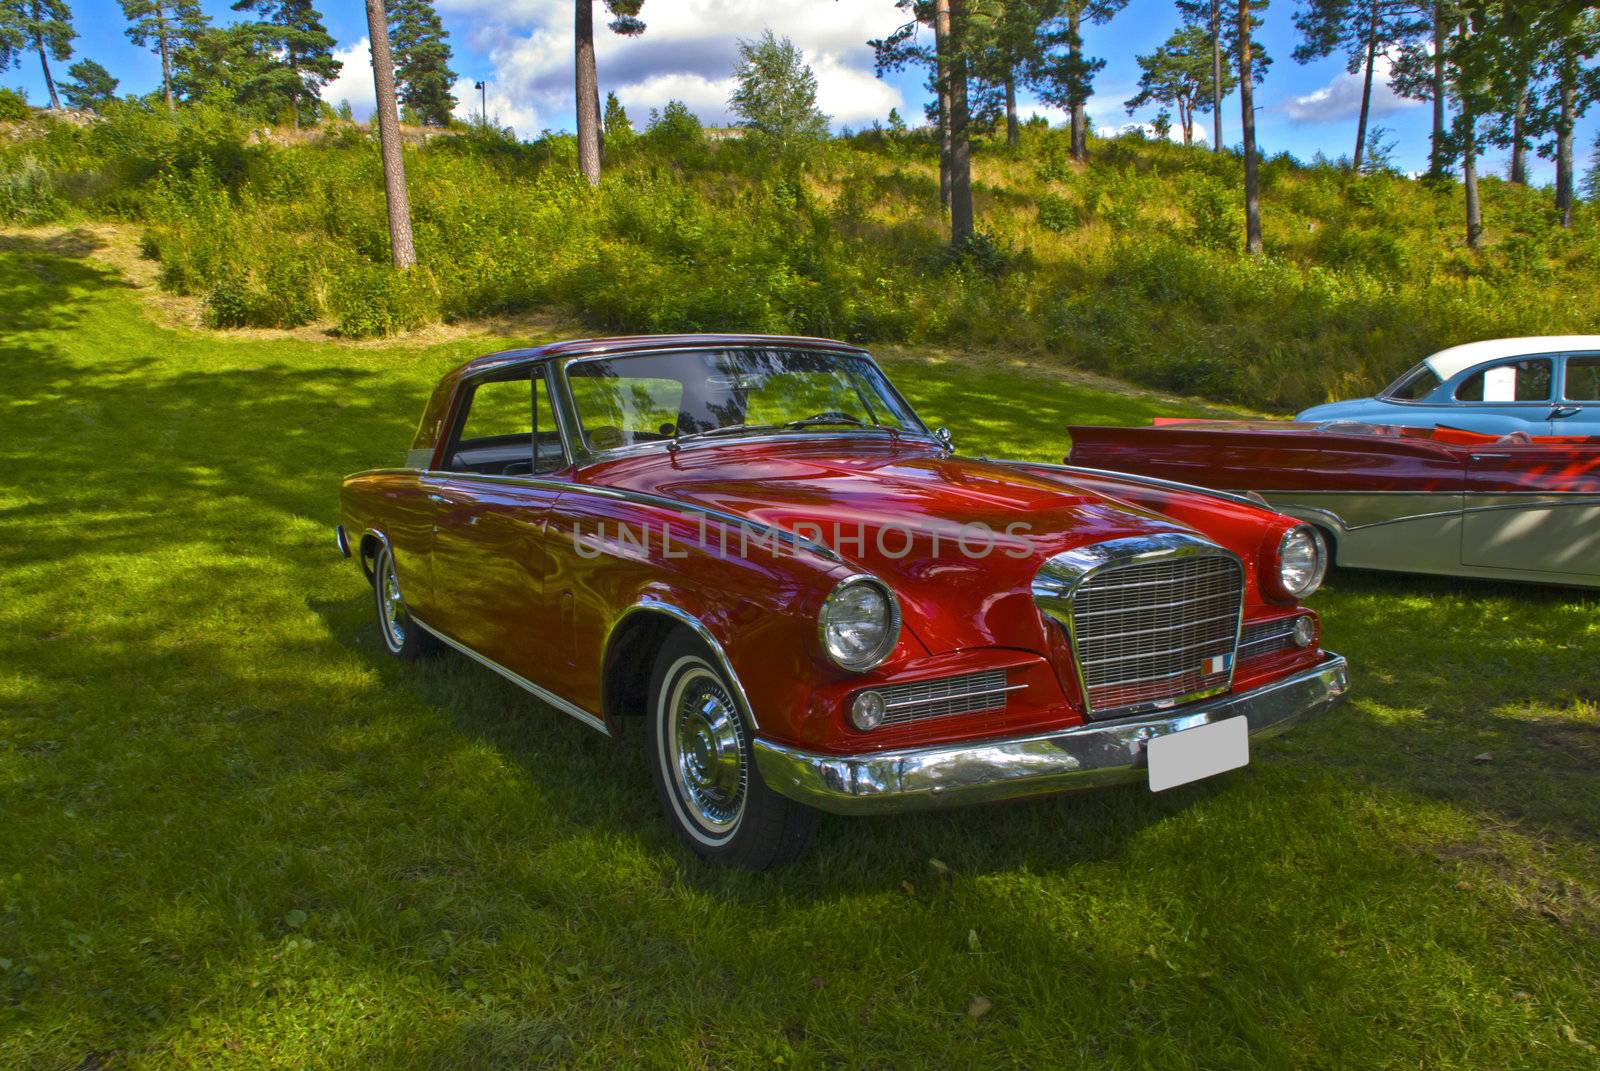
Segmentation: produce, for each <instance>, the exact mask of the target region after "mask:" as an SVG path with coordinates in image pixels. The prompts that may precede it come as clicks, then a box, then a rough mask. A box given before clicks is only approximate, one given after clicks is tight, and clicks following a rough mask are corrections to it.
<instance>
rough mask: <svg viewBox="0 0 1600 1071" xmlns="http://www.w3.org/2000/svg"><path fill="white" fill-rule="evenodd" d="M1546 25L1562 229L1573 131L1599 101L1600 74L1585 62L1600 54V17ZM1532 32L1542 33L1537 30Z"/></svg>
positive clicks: (1566, 223) (1566, 222) (1568, 203)
mask: <svg viewBox="0 0 1600 1071" xmlns="http://www.w3.org/2000/svg"><path fill="white" fill-rule="evenodd" d="M1544 25H1545V26H1548V27H1550V29H1551V31H1552V32H1551V33H1550V37H1551V39H1552V41H1553V44H1554V46H1555V47H1554V49H1553V51H1554V57H1553V59H1554V62H1553V67H1554V72H1553V78H1552V86H1551V96H1552V98H1553V99H1552V101H1551V106H1550V111H1551V112H1552V114H1553V119H1554V122H1553V126H1554V128H1555V145H1554V148H1555V156H1556V211H1557V212H1559V213H1560V215H1561V225H1562V226H1563V227H1570V226H1572V195H1573V185H1574V171H1573V161H1572V142H1573V130H1574V129H1575V128H1576V127H1577V125H1578V120H1579V119H1580V118H1582V116H1583V113H1584V112H1585V111H1587V110H1588V108H1589V105H1591V104H1593V103H1594V101H1595V100H1596V99H1597V98H1600V71H1597V70H1596V69H1594V68H1592V67H1587V66H1585V64H1586V61H1588V60H1591V59H1593V58H1594V55H1595V53H1596V52H1600V17H1597V16H1596V15H1595V14H1594V13H1593V12H1588V13H1585V14H1584V15H1583V16H1581V17H1580V18H1578V19H1576V20H1574V21H1573V22H1571V23H1569V24H1567V25H1565V26H1562V25H1561V24H1559V23H1557V22H1554V21H1553V20H1552V21H1550V22H1547V23H1545V24H1544ZM1532 32H1535V33H1538V32H1539V31H1538V29H1534V30H1533V31H1532Z"/></svg>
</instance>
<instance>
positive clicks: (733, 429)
mask: <svg viewBox="0 0 1600 1071" xmlns="http://www.w3.org/2000/svg"><path fill="white" fill-rule="evenodd" d="M784 427H787V425H784V424H724V425H722V426H721V427H720V428H707V429H706V430H705V431H691V432H690V433H689V434H687V435H674V436H673V437H672V439H671V440H670V442H671V444H672V446H673V447H674V448H676V447H677V445H678V444H679V443H687V442H693V441H694V440H696V439H709V438H712V437H713V436H717V435H734V434H737V433H739V432H745V431H779V430H782V429H783V428H784Z"/></svg>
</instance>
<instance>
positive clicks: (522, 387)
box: [445, 370, 565, 476]
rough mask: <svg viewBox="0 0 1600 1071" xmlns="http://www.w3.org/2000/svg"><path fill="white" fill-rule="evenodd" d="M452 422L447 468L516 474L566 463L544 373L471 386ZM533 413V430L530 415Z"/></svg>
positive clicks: (522, 372) (526, 372) (525, 473)
mask: <svg viewBox="0 0 1600 1071" xmlns="http://www.w3.org/2000/svg"><path fill="white" fill-rule="evenodd" d="M471 391H472V393H471V395H470V396H469V397H468V398H467V399H466V400H465V401H464V402H463V403H462V404H463V412H462V414H461V416H460V417H459V418H458V419H457V421H456V436H455V441H454V442H453V443H452V444H451V447H450V449H449V451H448V453H447V458H446V463H445V467H446V468H447V469H449V470H451V471H452V472H479V473H484V474H486V475H493V476H521V475H529V474H532V473H544V472H554V471H556V470H558V469H560V468H562V467H563V466H564V465H565V455H564V453H563V451H562V448H561V435H560V431H559V429H558V428H557V426H556V422H555V414H554V413H553V412H552V410H551V408H550V399H549V393H548V391H547V389H546V386H545V381H544V376H543V375H542V374H541V375H538V376H533V377H532V378H531V382H530V376H529V373H528V371H527V370H523V371H521V372H519V373H517V374H516V375H515V377H513V378H505V379H491V380H484V381H482V382H479V383H477V384H474V385H473V386H472V388H471ZM536 416H537V432H536V431H535V418H536Z"/></svg>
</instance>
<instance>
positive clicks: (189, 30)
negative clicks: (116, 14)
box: [122, 0, 209, 108]
mask: <svg viewBox="0 0 1600 1071" xmlns="http://www.w3.org/2000/svg"><path fill="white" fill-rule="evenodd" d="M122 14H123V17H124V18H126V19H127V20H128V30H127V33H128V40H130V41H132V42H133V43H134V44H136V45H138V46H139V47H140V48H148V49H150V50H151V51H153V52H155V53H156V54H157V55H158V56H160V57H161V92H162V94H163V95H164V96H165V97H166V99H167V107H169V108H173V107H176V106H177V104H176V100H175V97H174V93H173V88H172V85H173V68H174V66H175V64H176V63H177V57H178V54H179V53H181V52H183V51H184V50H185V49H188V48H192V47H193V45H194V39H195V37H196V36H198V35H199V34H200V33H202V32H204V31H205V29H206V27H207V26H208V25H209V20H208V19H207V18H206V16H205V14H204V12H202V11H201V10H200V0H122Z"/></svg>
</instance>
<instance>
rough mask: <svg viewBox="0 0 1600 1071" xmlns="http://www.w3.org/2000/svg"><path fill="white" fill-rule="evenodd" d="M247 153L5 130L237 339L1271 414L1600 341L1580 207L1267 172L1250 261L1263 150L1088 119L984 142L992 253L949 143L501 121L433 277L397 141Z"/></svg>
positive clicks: (41, 197)
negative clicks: (594, 156) (574, 354)
mask: <svg viewBox="0 0 1600 1071" xmlns="http://www.w3.org/2000/svg"><path fill="white" fill-rule="evenodd" d="M280 140H287V139H270V138H269V139H267V141H266V142H265V143H261V144H250V145H247V144H246V143H245V138H244V131H243V130H242V129H241V128H240V127H239V125H238V123H237V121H235V120H232V119H230V118H228V117H227V116H225V115H222V114H219V113H215V112H210V111H206V110H204V109H189V110H185V111H183V112H180V113H179V115H178V116H177V117H175V118H174V117H169V116H167V115H166V114H165V113H163V112H159V111H158V112H155V113H148V112H142V111H138V110H134V109H127V110H123V111H120V112H117V113H115V114H114V115H113V116H112V117H110V118H109V119H107V120H104V121H102V122H100V123H97V124H95V125H94V126H92V127H89V128H87V129H80V128H78V127H69V126H66V125H63V124H50V125H45V126H42V127H35V128H28V129H24V130H18V131H13V132H12V134H11V136H10V138H9V140H7V141H6V143H5V144H3V145H0V221H11V222H14V223H33V222H41V221H46V220H52V219H67V218H72V217H74V216H78V215H85V216H110V217H116V218H122V219H129V220H133V221H136V222H137V223H139V224H140V225H141V226H142V227H143V228H144V231H145V235H146V238H145V249H146V252H147V254H148V255H149V256H151V257H154V258H158V259H159V261H160V263H161V267H162V280H163V283H164V285H165V286H167V287H168V288H170V289H171V290H173V291H175V292H177V293H180V294H194V295H198V296H200V297H202V298H203V299H204V300H205V302H206V306H207V309H208V310H209V315H210V318H211V320H212V322H213V323H215V324H216V325H218V326H224V327H225V326H242V325H261V326H292V325H298V324H306V323H313V322H320V323H325V324H326V325H327V326H328V327H329V329H330V330H334V331H338V332H340V333H343V334H346V335H351V336H370V335H382V334H390V333H394V332H399V331H404V330H406V329H409V328H412V327H415V326H417V325H419V324H423V323H428V322H431V321H436V320H438V319H441V318H443V319H447V320H454V319H461V318H471V317H477V316H481V315H485V314H490V313H497V312H504V311H506V310H517V309H530V308H549V309H558V310H562V311H563V312H565V313H568V314H571V315H575V316H578V317H580V318H581V319H582V320H583V321H585V322H586V323H588V324H589V325H591V326H592V328H593V329H594V330H597V331H602V330H629V331H634V330H638V331H666V330H697V329H749V330H759V331H789V332H805V333H814V334H822V335H832V336H839V337H844V338H849V339H855V340H861V341H866V342H882V341H902V342H910V343H927V342H937V343H957V344H968V345H981V346H985V347H998V348H1002V349H1009V350H1014V351H1017V352H1019V353H1024V354H1029V355H1033V356H1035V357H1038V358H1041V359H1048V360H1053V361H1059V362H1063V363H1068V364H1075V365H1080V366H1083V367H1088V368H1092V369H1097V370H1102V371H1108V372H1112V373H1115V374H1117V375H1120V376H1123V377H1125V378H1128V379H1132V380H1135V381H1138V382H1141V383H1145V384H1148V385H1152V386H1156V387H1165V388H1175V389H1181V390H1183V391H1185V392H1188V393H1199V394H1204V395H1207V396H1210V397H1213V398H1217V399H1223V400H1231V401H1236V402H1241V403H1246V404H1250V405H1255V406H1262V407H1269V408H1278V409H1283V408H1293V407H1298V406H1301V405H1304V404H1309V403H1312V402H1317V401H1321V400H1325V399H1327V398H1329V397H1336V396H1343V395H1350V394H1353V393H1361V392H1366V391H1370V390H1371V389H1373V388H1375V387H1377V386H1379V385H1381V384H1382V383H1383V382H1385V381H1386V380H1388V379H1389V378H1391V377H1392V376H1393V375H1395V374H1397V373H1398V372H1399V371H1401V370H1403V369H1404V368H1405V367H1407V366H1408V365H1409V364H1411V363H1412V362H1414V361H1415V360H1416V359H1417V358H1418V357H1419V356H1421V355H1422V354H1424V353H1427V352H1429V351H1431V350H1433V349H1435V348H1438V347H1440V346H1443V345H1447V344H1451V343H1454V342H1459V341H1463V340H1467V339H1473V338H1479V337H1484V336H1492V335H1503V334H1540V333H1553V332H1571V331H1587V330H1596V329H1600V307H1597V305H1596V303H1595V302H1594V300H1593V297H1594V295H1595V294H1596V293H1600V230H1597V226H1596V221H1595V213H1594V212H1593V211H1592V210H1591V209H1589V208H1588V206H1583V207H1581V208H1580V213H1579V221H1578V225H1577V226H1576V227H1575V228H1574V229H1573V230H1572V231H1569V232H1564V231H1561V230H1559V229H1558V228H1556V227H1555V226H1554V222H1553V219H1552V214H1551V211H1550V205H1549V202H1550V198H1549V195H1548V192H1546V191H1538V190H1529V189H1524V188H1518V187H1512V186H1509V185H1506V184H1503V183H1500V182H1498V181H1496V180H1494V179H1490V180H1487V181H1486V182H1485V183H1484V196H1485V209H1484V214H1485V218H1486V222H1487V224H1488V234H1487V248H1486V251H1485V252H1483V253H1481V254H1479V253H1473V252H1471V251H1468V250H1465V249H1464V248H1462V240H1461V234H1462V230H1463V228H1462V224H1461V215H1462V210H1461V203H1460V202H1461V191H1460V189H1459V187H1456V186H1453V185H1450V184H1445V185H1442V186H1430V185H1426V184H1423V183H1420V182H1416V181H1412V180H1408V179H1404V178H1399V177H1395V176H1391V175H1375V176H1358V175H1352V174H1350V173H1348V172H1347V171H1344V170H1342V169H1340V168H1337V167H1334V166H1331V165H1320V166H1302V165H1301V164H1299V163H1297V162H1295V161H1294V160H1292V159H1289V158H1287V157H1279V158H1274V159H1271V160H1269V161H1267V162H1266V164H1265V166H1264V169H1263V191H1264V192H1263V199H1264V213H1265V220H1266V240H1267V247H1268V251H1269V255H1268V256H1266V257H1263V258H1256V259H1251V258H1246V257H1244V256H1243V255H1242V254H1241V253H1240V252H1239V250H1238V246H1239V238H1240V234H1241V232H1242V220H1241V217H1242V210H1241V207H1240V202H1241V196H1240V193H1239V189H1240V186H1241V178H1240V163H1239V161H1238V160H1237V159H1236V158H1234V157H1232V156H1228V155H1222V156H1217V155H1213V154H1211V153H1208V152H1206V151H1205V150H1204V149H1201V148H1198V147H1196V148H1183V147H1181V146H1176V145H1170V144H1165V143H1163V144H1155V143H1149V142H1146V141H1144V140H1142V139H1138V138H1135V137H1125V138H1121V139H1117V140H1112V141H1103V140H1102V141H1096V142H1094V144H1093V150H1092V158H1091V161H1090V163H1089V164H1088V165H1087V166H1078V165H1075V164H1072V163H1070V162H1069V160H1068V157H1067V152H1066V143H1065V135H1064V133H1063V132H1060V131H1048V130H1042V129H1037V128H1030V129H1028V130H1027V132H1026V134H1025V137H1024V140H1023V143H1022V145H1021V147H1020V149H1019V150H1017V151H1015V152H1013V151H1009V150H1007V149H1006V148H1005V147H1004V145H1003V144H993V143H989V142H980V144H979V146H978V150H977V155H976V163H975V174H976V182H977V204H978V214H979V220H980V228H981V230H982V235H981V240H980V241H978V242H976V243H975V244H974V245H973V246H972V248H970V249H969V250H967V251H966V253H965V254H964V255H962V256H959V257H952V256H950V255H949V254H948V252H947V251H946V249H945V247H944V244H943V242H942V240H941V237H940V229H941V224H940V216H939V213H938V211H937V199H936V186H937V183H936V166H935V156H934V150H933V146H932V144H931V142H930V141H928V140H927V139H926V138H923V137H920V136H917V135H901V136H899V137H891V136H886V135H883V134H878V133H872V134H865V135H860V136H857V137H855V138H851V139H847V140H836V141H834V142H832V143H830V144H829V145H828V146H827V148H826V150H825V151H824V153H823V154H822V156H821V158H820V159H819V160H818V161H817V162H816V164H815V165H814V166H813V168H812V169H811V170H810V171H809V172H808V173H807V174H806V176H805V177H804V178H796V177H792V176H791V177H783V176H774V175H771V174H768V173H764V172H763V171H762V170H761V169H760V168H759V167H758V166H756V165H755V164H754V162H753V161H752V160H750V159H749V157H748V154H747V153H746V150H745V149H744V147H743V146H742V145H741V144H740V143H739V142H738V141H737V140H733V141H721V142H718V143H716V144H712V143H708V142H707V141H705V140H704V138H703V137H702V136H701V134H700V132H699V131H698V130H697V129H695V128H693V127H685V126H682V125H681V124H680V125H677V126H665V125H664V126H662V127H658V128H657V129H655V130H652V131H650V132H649V133H647V134H645V135H643V136H641V137H632V138H622V137H614V138H612V139H611V140H610V142H609V144H608V154H609V160H608V165H609V167H608V172H607V177H606V180H605V183H604V184H603V186H602V187H601V188H600V189H599V190H598V191H593V190H590V189H589V188H588V187H587V186H585V185H584V184H583V183H582V182H580V181H579V180H578V178H577V175H576V165H575V151H574V147H573V144H572V142H571V140H570V139H569V138H565V137H561V136H552V137H547V138H544V139H541V140H540V141H537V142H534V143H532V144H519V143H516V142H513V141H509V140H506V139H503V138H501V137H498V136H497V135H495V134H493V133H478V134H472V135H469V136H462V137H448V138H436V139H433V140H432V141H430V142H428V143H427V144H426V145H413V146H410V147H409V148H408V150H407V154H406V155H407V166H408V169H409V174H410V182H411V191H412V204H413V208H414V212H415V221H416V231H417V244H418V248H419V252H420V255H421V258H422V263H423V265H424V269H423V270H422V271H419V272H416V273H414V274H411V275H409V276H405V277H401V276H397V275H395V274H393V273H391V272H390V271H388V270H387V269H386V268H385V267H384V264H385V260H386V250H387V242H388V238H387V231H386V229H385V215H384V205H383V197H382V183H381V181H380V164H379V158H378V153H377V149H376V146H375V145H374V143H373V141H372V140H371V137H370V135H369V133H368V131H367V130H366V129H365V128H362V127H353V126H349V125H343V126H335V127H334V128H333V129H331V130H330V131H329V132H328V133H326V134H324V135H320V136H318V137H316V138H313V139H310V140H306V139H299V140H296V141H294V142H293V143H289V144H280V143H279V141H280Z"/></svg>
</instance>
